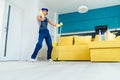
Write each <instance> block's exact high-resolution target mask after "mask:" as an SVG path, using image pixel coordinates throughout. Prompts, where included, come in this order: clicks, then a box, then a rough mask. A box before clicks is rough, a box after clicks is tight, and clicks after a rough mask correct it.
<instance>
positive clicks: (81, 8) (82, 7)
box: [78, 5, 88, 13]
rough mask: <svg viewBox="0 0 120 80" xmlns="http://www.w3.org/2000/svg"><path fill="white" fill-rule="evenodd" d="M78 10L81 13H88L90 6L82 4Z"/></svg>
mask: <svg viewBox="0 0 120 80" xmlns="http://www.w3.org/2000/svg"><path fill="white" fill-rule="evenodd" d="M78 12H79V13H86V12H88V7H87V6H84V5H82V6H80V7H79V8H78Z"/></svg>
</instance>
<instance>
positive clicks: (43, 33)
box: [31, 18, 53, 59]
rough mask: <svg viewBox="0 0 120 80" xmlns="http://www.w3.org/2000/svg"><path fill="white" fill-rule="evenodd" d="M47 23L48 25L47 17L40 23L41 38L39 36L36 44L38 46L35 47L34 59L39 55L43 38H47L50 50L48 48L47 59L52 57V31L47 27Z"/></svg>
mask: <svg viewBox="0 0 120 80" xmlns="http://www.w3.org/2000/svg"><path fill="white" fill-rule="evenodd" d="M47 25H48V19H47V18H45V20H44V21H41V25H40V29H39V38H38V42H37V44H36V47H35V49H34V52H33V54H32V56H31V58H32V59H35V58H36V57H37V55H38V52H39V50H40V49H41V48H42V42H43V39H45V41H46V44H47V47H48V50H47V59H50V58H51V53H52V48H53V47H52V40H51V37H50V33H49V30H48V29H47Z"/></svg>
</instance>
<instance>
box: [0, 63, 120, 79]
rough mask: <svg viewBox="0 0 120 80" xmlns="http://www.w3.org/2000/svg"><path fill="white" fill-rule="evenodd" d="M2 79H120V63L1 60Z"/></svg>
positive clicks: (0, 76) (0, 71)
mask: <svg viewBox="0 0 120 80" xmlns="http://www.w3.org/2000/svg"><path fill="white" fill-rule="evenodd" d="M0 80H120V63H91V62H80V61H77V62H75V61H74V62H73V61H69V62H67V61H65V62H47V61H38V62H25V61H13V62H12V61H11V62H0Z"/></svg>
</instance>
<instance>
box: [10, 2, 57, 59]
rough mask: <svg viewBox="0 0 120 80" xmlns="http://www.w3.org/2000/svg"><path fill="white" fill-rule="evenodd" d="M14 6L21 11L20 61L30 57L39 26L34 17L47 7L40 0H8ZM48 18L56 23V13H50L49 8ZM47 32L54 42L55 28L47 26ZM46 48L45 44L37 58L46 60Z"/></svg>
mask: <svg viewBox="0 0 120 80" xmlns="http://www.w3.org/2000/svg"><path fill="white" fill-rule="evenodd" d="M10 1H11V2H13V3H14V4H15V5H17V6H19V7H21V8H22V9H23V14H24V15H23V28H22V41H21V60H28V59H30V56H31V55H32V53H33V51H34V48H35V45H36V43H37V40H38V31H39V25H38V22H37V20H36V16H37V15H38V14H39V10H40V9H41V8H42V7H47V6H46V5H45V4H44V3H43V2H42V0H10ZM48 9H49V15H48V18H49V19H50V20H53V21H54V22H57V13H55V12H54V11H52V10H51V9H50V8H49V7H48ZM49 30H50V33H51V35H52V38H53V39H52V40H53V41H55V37H54V36H55V35H54V34H55V33H56V32H57V29H56V28H53V27H52V26H50V25H49ZM46 51H47V47H46V44H45V42H44V43H43V48H42V50H41V51H40V55H39V57H40V58H42V59H45V58H46V53H47V52H46Z"/></svg>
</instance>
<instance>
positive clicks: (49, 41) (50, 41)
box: [45, 32, 53, 59]
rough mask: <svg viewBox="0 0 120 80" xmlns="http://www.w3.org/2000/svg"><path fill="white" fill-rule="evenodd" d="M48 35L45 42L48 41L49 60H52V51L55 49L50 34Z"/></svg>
mask: <svg viewBox="0 0 120 80" xmlns="http://www.w3.org/2000/svg"><path fill="white" fill-rule="evenodd" d="M46 35H47V36H46V37H45V40H46V44H47V47H48V50H47V59H51V53H52V49H53V46H52V40H51V36H50V34H49V32H48V33H47V34H46Z"/></svg>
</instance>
